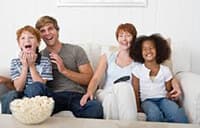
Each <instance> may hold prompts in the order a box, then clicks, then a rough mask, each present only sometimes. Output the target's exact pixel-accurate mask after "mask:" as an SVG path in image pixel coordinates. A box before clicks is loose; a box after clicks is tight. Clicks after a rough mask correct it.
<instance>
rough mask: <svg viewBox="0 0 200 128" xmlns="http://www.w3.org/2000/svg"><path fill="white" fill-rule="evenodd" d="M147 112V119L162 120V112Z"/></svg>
mask: <svg viewBox="0 0 200 128" xmlns="http://www.w3.org/2000/svg"><path fill="white" fill-rule="evenodd" d="M146 114H147V121H156V122H162V121H163V120H164V117H163V114H162V112H160V111H152V112H149V113H146Z"/></svg>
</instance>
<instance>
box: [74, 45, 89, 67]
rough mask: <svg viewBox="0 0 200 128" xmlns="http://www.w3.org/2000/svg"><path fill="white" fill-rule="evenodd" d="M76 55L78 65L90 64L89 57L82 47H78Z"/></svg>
mask: <svg viewBox="0 0 200 128" xmlns="http://www.w3.org/2000/svg"><path fill="white" fill-rule="evenodd" d="M75 52H76V53H75V55H76V62H77V65H78V66H80V65H83V64H88V63H89V59H88V57H87V54H86V52H85V51H84V50H83V48H82V47H80V46H76V50H75Z"/></svg>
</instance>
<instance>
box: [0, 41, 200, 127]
mask: <svg viewBox="0 0 200 128" xmlns="http://www.w3.org/2000/svg"><path fill="white" fill-rule="evenodd" d="M78 45H80V46H81V47H83V48H84V50H85V51H86V53H87V55H88V57H89V59H90V61H91V64H92V67H93V69H95V68H96V65H97V63H98V59H99V56H100V54H101V53H102V51H105V50H113V49H116V47H115V46H113V45H105V44H94V43H87V44H78ZM190 57H191V55H190V51H189V50H188V51H184V52H183V51H182V50H181V47H180V46H172V57H171V59H170V60H169V61H168V65H169V66H170V68H171V69H172V70H173V72H174V74H175V75H176V77H177V78H178V79H179V81H180V83H181V87H182V90H183V97H182V103H183V107H184V109H185V111H186V114H187V115H188V117H189V120H190V122H191V123H200V86H199V84H200V75H198V74H194V73H192V72H190V68H191V63H190V61H191V58H190ZM8 74H9V69H8V68H5V67H1V66H0V75H8ZM6 91H7V89H6V88H5V87H4V86H1V85H0V95H2V94H3V93H5V92H6ZM55 116H71V117H73V115H72V114H71V113H70V112H69V111H65V112H60V113H58V114H57V115H55ZM139 118H141V117H140V116H139ZM140 120H141V119H140Z"/></svg>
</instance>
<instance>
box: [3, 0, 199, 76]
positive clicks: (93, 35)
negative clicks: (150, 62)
mask: <svg viewBox="0 0 200 128" xmlns="http://www.w3.org/2000/svg"><path fill="white" fill-rule="evenodd" d="M57 1H58V0H16V1H14V0H1V4H0V16H1V24H0V27H1V29H0V34H1V38H0V42H1V47H0V58H1V59H2V60H1V65H3V66H8V67H9V63H10V58H13V56H15V55H17V52H18V50H17V48H18V47H17V42H16V35H15V32H16V30H17V29H18V28H19V27H22V26H24V25H27V24H29V25H34V24H35V22H36V20H37V18H39V17H40V16H43V15H50V16H54V17H55V18H56V19H57V20H58V22H59V25H60V28H61V30H60V38H61V40H62V41H63V42H71V43H78V42H88V43H94V42H95V43H105V44H106V43H110V44H112V43H113V44H115V43H116V40H115V29H116V27H117V26H118V25H119V24H120V23H125V22H131V23H133V24H135V26H136V28H137V30H138V33H139V34H140V35H141V34H148V35H149V34H152V33H161V34H162V35H164V36H165V37H170V38H171V39H172V42H173V43H174V44H176V45H180V46H184V47H183V48H185V49H192V55H191V56H192V60H191V63H192V69H191V70H192V71H194V72H197V73H200V68H199V67H198V65H199V64H200V59H199V58H200V50H199V48H198V46H199V45H198V43H199V42H200V38H198V36H199V35H198V34H200V15H199V14H198V12H199V11H200V9H199V6H200V1H199V0H148V6H147V7H146V8H142V7H127V8H126V7H58V6H57ZM183 52H184V49H183ZM2 61H3V63H2ZM183 63H184V62H183Z"/></svg>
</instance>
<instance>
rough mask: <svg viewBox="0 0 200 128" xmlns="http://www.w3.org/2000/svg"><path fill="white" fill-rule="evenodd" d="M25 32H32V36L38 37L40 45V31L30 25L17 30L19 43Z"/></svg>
mask: <svg viewBox="0 0 200 128" xmlns="http://www.w3.org/2000/svg"><path fill="white" fill-rule="evenodd" d="M24 31H27V32H30V33H31V34H33V35H34V36H35V37H36V39H37V41H38V43H40V41H41V37H40V33H39V31H38V30H37V29H35V28H34V27H32V26H30V25H26V26H24V27H22V28H20V29H18V30H17V32H16V35H17V41H19V38H20V36H21V34H22V33H23V32H24Z"/></svg>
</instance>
